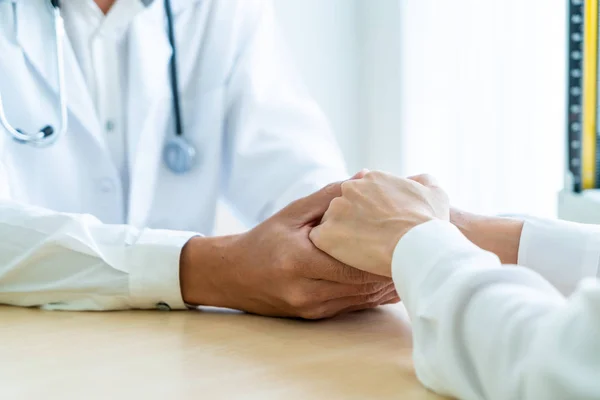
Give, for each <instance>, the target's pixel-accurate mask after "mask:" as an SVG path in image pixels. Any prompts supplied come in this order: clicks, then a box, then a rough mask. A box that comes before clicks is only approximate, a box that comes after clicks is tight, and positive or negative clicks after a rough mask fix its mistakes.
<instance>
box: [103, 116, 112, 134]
mask: <svg viewBox="0 0 600 400" xmlns="http://www.w3.org/2000/svg"><path fill="white" fill-rule="evenodd" d="M104 129H106V132H108V133H110V132H112V131H114V130H115V123H114V121H111V120H110V119H109V120H108V121H106V123H105V124H104Z"/></svg>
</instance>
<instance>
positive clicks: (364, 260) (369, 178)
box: [180, 172, 449, 319]
mask: <svg viewBox="0 0 600 400" xmlns="http://www.w3.org/2000/svg"><path fill="white" fill-rule="evenodd" d="M448 214H449V211H448V199H447V197H446V195H445V193H444V192H443V191H442V190H441V189H439V188H438V187H437V186H436V185H435V182H433V180H432V179H431V178H429V177H427V176H421V177H416V178H413V180H409V179H401V178H396V177H394V176H392V175H387V174H384V173H380V172H372V173H367V174H366V175H364V176H363V175H362V174H359V175H357V176H355V177H354V179H351V180H349V181H346V182H343V183H336V184H332V185H329V186H328V187H326V188H324V189H322V190H320V191H318V192H316V193H314V194H312V195H310V196H307V197H305V198H303V199H300V200H298V201H296V202H294V203H292V204H290V205H289V206H287V207H286V208H284V209H283V210H281V211H280V212H279V213H277V214H275V215H274V216H273V217H271V218H269V219H268V220H266V221H264V222H263V223H262V224H260V225H258V226H256V227H255V228H254V229H251V230H250V231H248V232H246V233H243V234H239V235H232V236H226V237H196V238H193V239H191V240H190V241H189V242H188V244H186V245H185V247H184V249H183V251H182V254H181V262H180V284H181V292H182V297H183V299H184V301H185V302H186V303H188V304H198V305H205V306H215V307H227V308H234V309H238V310H243V311H247V312H250V313H255V314H260V315H267V316H279V317H301V318H307V319H320V318H326V317H331V316H334V315H337V314H340V313H344V312H349V311H355V310H362V309H367V308H373V307H377V306H379V305H381V304H388V303H396V302H398V301H399V298H398V294H397V293H396V291H395V288H394V284H393V282H392V280H391V279H390V278H389V277H390V275H391V259H392V254H393V251H394V247H395V246H396V243H397V242H398V240H399V239H400V238H401V237H402V236H403V235H404V234H405V233H406V232H407V231H408V230H410V229H411V228H412V227H413V226H415V225H417V224H420V223H423V222H426V221H428V220H430V219H433V218H442V219H448Z"/></svg>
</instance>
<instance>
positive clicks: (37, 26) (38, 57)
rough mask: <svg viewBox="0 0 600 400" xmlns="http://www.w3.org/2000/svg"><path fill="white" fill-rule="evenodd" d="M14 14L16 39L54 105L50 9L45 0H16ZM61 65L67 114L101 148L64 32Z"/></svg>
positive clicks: (92, 111) (85, 90)
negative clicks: (68, 112) (49, 92)
mask: <svg viewBox="0 0 600 400" xmlns="http://www.w3.org/2000/svg"><path fill="white" fill-rule="evenodd" d="M17 18H18V20H17V41H18V43H19V44H20V46H21V47H22V49H23V52H24V54H25V57H26V58H27V60H28V62H29V63H30V65H31V66H32V68H33V69H34V70H35V71H36V72H37V73H38V74H39V76H40V78H41V79H42V80H43V81H44V82H45V83H46V84H47V85H48V87H49V88H50V89H51V90H52V91H53V92H54V93H55V95H56V105H57V107H58V104H59V100H58V96H59V92H58V89H59V88H58V80H57V59H56V51H55V47H56V42H55V33H54V17H53V14H52V10H51V9H50V6H49V5H48V2H47V1H45V0H30V1H20V2H17ZM64 66H65V85H66V95H67V105H68V108H69V111H70V115H69V117H72V116H74V117H75V118H77V120H78V121H79V122H80V124H81V125H82V126H83V127H84V128H86V130H88V131H89V132H90V133H91V134H92V135H93V136H94V137H95V139H96V141H97V142H98V144H99V145H100V146H101V147H103V148H104V147H105V143H104V140H103V139H102V137H101V129H100V124H99V122H98V117H97V115H96V111H95V109H94V105H93V102H92V99H91V98H90V94H89V91H88V88H87V86H86V84H85V80H84V78H83V74H82V73H81V69H80V68H79V64H78V63H77V59H76V57H75V54H74V53H73V48H72V47H71V44H70V42H69V39H68V38H67V37H66V35H65V36H64ZM57 113H58V109H57Z"/></svg>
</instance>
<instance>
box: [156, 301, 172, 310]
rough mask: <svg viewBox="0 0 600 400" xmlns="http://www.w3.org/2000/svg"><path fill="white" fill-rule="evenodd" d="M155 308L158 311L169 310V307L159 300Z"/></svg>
mask: <svg viewBox="0 0 600 400" xmlns="http://www.w3.org/2000/svg"><path fill="white" fill-rule="evenodd" d="M156 309H157V310H160V311H171V307H169V305H168V304H167V303H165V302H162V301H161V302H160V303H157V304H156Z"/></svg>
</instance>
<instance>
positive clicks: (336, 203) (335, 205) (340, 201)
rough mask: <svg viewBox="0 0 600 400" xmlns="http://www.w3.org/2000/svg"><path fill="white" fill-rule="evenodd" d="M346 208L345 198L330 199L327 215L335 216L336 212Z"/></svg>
mask: <svg viewBox="0 0 600 400" xmlns="http://www.w3.org/2000/svg"><path fill="white" fill-rule="evenodd" d="M347 208H348V203H347V202H346V200H345V199H344V198H342V197H336V198H335V199H333V200H332V201H331V204H329V211H330V213H329V215H330V216H335V215H336V214H339V213H341V212H344V211H345V210H346V209H347Z"/></svg>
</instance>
